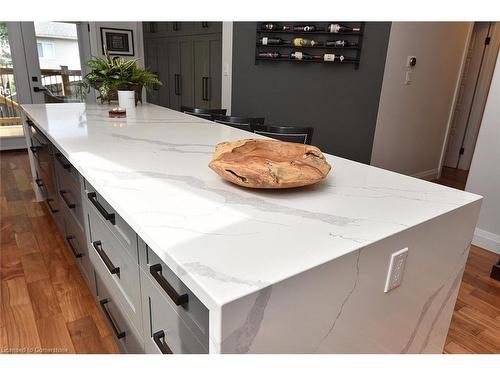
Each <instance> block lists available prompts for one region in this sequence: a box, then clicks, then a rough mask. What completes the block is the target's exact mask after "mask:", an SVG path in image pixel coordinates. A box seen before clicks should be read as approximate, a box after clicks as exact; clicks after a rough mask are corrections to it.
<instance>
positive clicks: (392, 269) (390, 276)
mask: <svg viewBox="0 0 500 375" xmlns="http://www.w3.org/2000/svg"><path fill="white" fill-rule="evenodd" d="M407 257H408V248H407V247H406V248H404V249H402V250H399V251H396V252H395V253H393V254H392V255H391V261H390V263H389V270H388V272H387V279H386V281H385V288H384V293H387V292H390V291H391V290H392V289H394V288H397V287H398V286H400V285H401V283H402V282H403V273H404V271H405V265H406V258H407Z"/></svg>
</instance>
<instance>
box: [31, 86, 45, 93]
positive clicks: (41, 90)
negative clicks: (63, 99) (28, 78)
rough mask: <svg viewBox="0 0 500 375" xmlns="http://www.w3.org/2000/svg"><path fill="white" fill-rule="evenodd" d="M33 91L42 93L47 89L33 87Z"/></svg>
mask: <svg viewBox="0 0 500 375" xmlns="http://www.w3.org/2000/svg"><path fill="white" fill-rule="evenodd" d="M33 91H34V92H43V91H47V89H46V88H45V87H33Z"/></svg>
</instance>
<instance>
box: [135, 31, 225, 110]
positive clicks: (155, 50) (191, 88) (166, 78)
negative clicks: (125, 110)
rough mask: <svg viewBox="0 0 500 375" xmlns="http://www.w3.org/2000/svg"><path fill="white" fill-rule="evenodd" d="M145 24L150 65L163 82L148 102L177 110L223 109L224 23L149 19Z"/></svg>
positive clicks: (146, 56)
mask: <svg viewBox="0 0 500 375" xmlns="http://www.w3.org/2000/svg"><path fill="white" fill-rule="evenodd" d="M150 24H151V25H150ZM143 27H144V39H145V40H144V46H145V58H146V66H148V67H149V68H150V69H151V71H153V72H155V73H156V74H157V75H158V76H159V78H160V80H161V81H162V82H163V86H160V87H156V88H154V89H153V91H152V92H151V93H149V94H148V101H149V102H150V103H153V104H158V105H161V106H164V107H168V108H172V109H175V110H180V108H181V106H196V107H200V108H220V103H221V79H222V77H221V71H222V42H221V41H222V33H221V32H222V23H221V22H153V23H151V22H146V23H144V26H143Z"/></svg>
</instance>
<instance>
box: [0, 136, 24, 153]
mask: <svg viewBox="0 0 500 375" xmlns="http://www.w3.org/2000/svg"><path fill="white" fill-rule="evenodd" d="M22 148H26V138H25V137H24V136H22V137H0V151H4V150H18V149H22Z"/></svg>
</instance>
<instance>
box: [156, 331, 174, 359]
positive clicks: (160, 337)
mask: <svg viewBox="0 0 500 375" xmlns="http://www.w3.org/2000/svg"><path fill="white" fill-rule="evenodd" d="M153 341H154V342H155V344H156V346H157V347H158V349H160V352H161V354H172V350H170V348H169V347H168V345H167V343H166V342H165V332H163V330H161V331H158V332H155V333H153Z"/></svg>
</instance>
